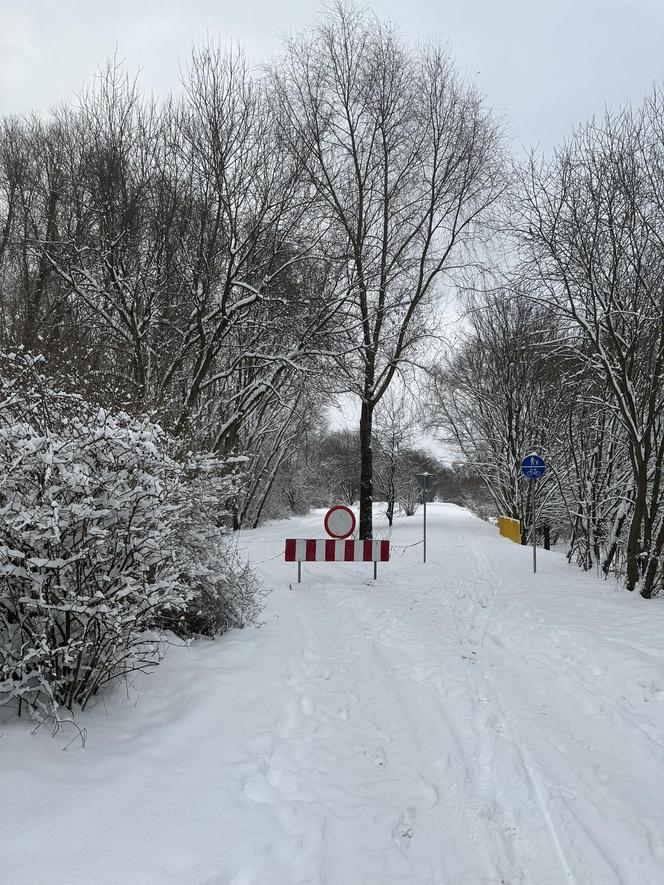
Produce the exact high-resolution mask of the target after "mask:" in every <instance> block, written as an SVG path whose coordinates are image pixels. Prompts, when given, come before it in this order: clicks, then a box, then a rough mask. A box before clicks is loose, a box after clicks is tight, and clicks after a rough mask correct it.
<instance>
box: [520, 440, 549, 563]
mask: <svg viewBox="0 0 664 885" xmlns="http://www.w3.org/2000/svg"><path fill="white" fill-rule="evenodd" d="M545 471H546V464H545V463H544V458H540V456H539V455H534V454H533V455H526V457H525V458H524V459H523V461H522V462H521V473H523V475H524V476H525V477H526V479H529V480H530V481H531V482H532V483H533V485H532V486H531V489H530V492H531V496H532V499H533V525H532V532H533V574H536V573H537V533H536V531H535V528H536V525H537V521H536V520H537V509H536V503H535V499H536V495H537V480H538V479H541V478H542V477H543V476H544V472H545Z"/></svg>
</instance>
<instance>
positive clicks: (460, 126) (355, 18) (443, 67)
mask: <svg viewBox="0 0 664 885" xmlns="http://www.w3.org/2000/svg"><path fill="white" fill-rule="evenodd" d="M272 82H273V87H274V96H275V102H277V103H278V107H279V111H280V115H281V126H282V134H283V138H284V139H285V140H287V142H288V144H289V147H290V150H291V153H292V155H293V156H294V157H295V158H296V161H297V163H298V164H299V165H301V166H302V168H303V169H304V170H305V171H306V175H307V177H308V181H309V184H310V187H311V188H312V189H313V191H314V192H315V194H316V197H317V206H316V213H317V226H318V228H319V229H320V230H321V232H322V235H323V238H324V243H325V255H326V257H327V258H328V259H331V260H334V261H336V262H338V263H339V265H340V266H341V267H342V268H343V270H344V278H343V288H342V291H341V296H342V300H343V304H344V305H345V310H346V314H347V317H348V322H349V324H350V327H351V328H350V332H349V343H352V345H353V346H354V350H353V353H352V356H346V357H345V358H343V359H342V358H339V360H338V366H339V368H340V369H341V372H342V375H343V378H344V379H345V381H344V386H345V388H346V389H347V390H349V391H351V392H352V393H353V394H354V395H356V396H357V397H358V398H359V400H360V406H361V414H360V535H361V537H364V538H368V537H371V534H372V495H373V453H372V446H371V441H372V424H373V414H374V409H375V408H376V406H377V404H378V403H379V402H380V400H381V398H382V397H383V395H384V394H385V391H386V390H387V389H388V387H389V385H390V383H391V382H392V379H393V378H394V375H395V372H396V371H397V369H398V367H399V365H400V363H402V361H403V360H405V359H406V358H408V357H412V356H413V354H414V352H415V349H416V347H417V346H418V345H419V344H420V343H421V342H422V340H423V338H424V336H425V334H426V314H427V306H428V304H429V302H430V301H431V300H432V299H434V298H435V297H436V295H437V294H438V292H439V287H438V286H437V284H438V283H439V282H442V281H444V280H445V279H448V278H449V275H450V274H451V273H452V272H453V270H454V265H455V263H458V262H459V261H463V258H464V255H466V256H467V252H466V251H465V250H466V249H467V247H468V246H469V244H470V243H471V242H472V240H473V237H474V236H475V235H476V234H477V230H478V222H479V220H480V218H481V217H482V215H483V214H484V212H485V211H486V209H487V208H488V207H489V206H490V205H491V204H492V203H493V202H494V200H496V198H497V196H498V194H499V193H500V191H501V187H502V179H501V171H500V156H499V137H498V132H497V129H496V126H495V125H494V123H493V122H492V121H491V118H490V116H489V114H488V112H487V111H486V110H485V108H484V107H483V103H482V101H481V99H480V97H479V96H478V94H477V93H476V92H475V91H474V90H473V89H472V88H471V87H469V86H468V85H466V84H464V83H463V82H462V79H461V78H460V76H459V75H458V74H457V73H456V71H455V69H454V66H453V64H452V62H451V60H450V59H449V58H448V56H447V55H446V53H445V52H444V51H443V50H441V49H439V48H436V47H430V48H426V49H422V50H418V51H410V50H407V49H406V48H404V46H403V45H401V43H400V42H399V40H398V39H397V37H396V36H395V33H394V31H393V30H392V29H391V28H390V27H388V26H385V25H382V24H380V23H379V22H377V21H376V20H374V19H373V18H372V17H371V16H370V15H369V14H367V13H365V12H361V11H356V10H353V9H351V8H349V7H346V6H342V5H338V6H335V7H334V9H333V10H332V11H331V12H330V13H328V14H327V15H326V16H324V17H323V19H322V21H321V23H320V24H319V26H318V27H317V28H316V29H315V31H314V32H313V34H311V35H307V36H306V37H304V38H301V39H292V40H290V41H289V42H288V44H287V48H286V53H285V57H284V59H283V60H282V61H281V62H280V64H279V66H278V67H277V68H275V69H274V70H273V74H272Z"/></svg>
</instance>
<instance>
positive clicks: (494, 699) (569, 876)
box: [453, 530, 579, 885]
mask: <svg viewBox="0 0 664 885" xmlns="http://www.w3.org/2000/svg"><path fill="white" fill-rule="evenodd" d="M457 537H458V541H459V546H462V547H464V548H465V550H466V551H467V552H468V553H469V554H470V555H471V556H472V559H473V563H474V566H473V574H472V576H470V577H471V580H470V581H467V582H466V585H465V586H466V592H465V594H464V591H463V590H460V592H457V593H456V598H457V600H461V599H465V600H467V601H468V602H469V603H470V607H471V612H470V617H471V618H472V619H473V620H474V621H477V620H480V618H478V614H479V611H478V609H483V610H484V611H485V614H484V616H483V617H482V618H481V621H482V625H481V628H480V629H479V641H478V646H479V655H478V656H477V658H476V660H477V661H478V663H479V664H480V668H481V678H482V683H483V685H482V688H481V690H480V689H479V687H478V685H477V678H476V676H474V675H471V674H470V669H471V668H470V667H469V666H467V667H466V672H467V676H468V682H469V685H470V687H471V690H472V691H473V693H474V695H475V697H476V698H477V700H478V705H479V704H481V703H482V701H484V703H487V704H488V705H489V707H490V708H492V710H493V714H494V715H495V717H496V720H494V721H493V722H491V721H487V720H486V719H485V722H486V724H487V725H488V726H489V731H493V732H495V731H496V730H497V726H498V725H499V726H500V733H501V736H503V737H504V738H505V739H506V740H508V741H509V742H510V744H511V745H512V748H513V749H514V751H516V756H517V758H518V760H519V763H520V766H521V768H522V770H523V772H524V773H525V775H526V779H527V783H528V785H529V789H530V793H531V795H532V796H533V798H534V799H535V802H536V806H537V808H538V811H539V814H540V816H541V818H542V821H543V822H544V825H545V828H546V831H547V832H548V834H549V838H550V841H551V844H552V846H553V849H554V852H555V855H556V857H557V860H558V863H559V865H560V869H561V871H562V873H563V875H564V876H565V880H566V881H567V882H568V883H570V885H579V882H578V879H577V878H576V876H575V875H574V873H573V871H572V868H571V865H570V862H569V859H568V857H567V855H566V852H565V850H564V849H563V846H562V842H561V840H560V836H559V834H558V832H557V829H556V827H555V825H554V823H553V819H552V817H551V814H550V813H549V810H548V808H547V804H546V801H545V797H544V793H543V789H542V784H541V783H540V780H539V778H538V777H537V775H536V774H535V770H534V767H533V764H532V762H531V760H530V758H529V755H528V754H527V752H526V750H525V748H524V746H523V743H522V741H521V740H519V738H518V737H517V736H516V733H515V729H514V725H513V724H512V721H511V716H509V715H508V714H507V712H506V709H505V707H504V704H503V702H502V699H501V696H500V693H499V691H498V688H497V686H496V684H495V680H494V679H493V677H492V675H491V673H490V670H489V668H488V667H486V666H483V665H482V661H483V659H484V657H485V638H486V634H487V629H488V626H489V622H490V620H491V616H492V613H493V608H494V606H495V604H496V599H497V597H498V593H499V590H500V587H501V586H502V584H503V579H502V577H501V576H500V575H499V574H498V573H497V571H496V570H495V567H494V566H493V565H492V564H491V563H490V562H489V559H488V557H487V556H486V554H485V553H483V552H482V551H481V550H479V549H477V548H475V547H474V546H470V545H468V544H467V543H464V539H463V535H462V532H461V531H460V530H457ZM492 573H493V574H492ZM490 574H492V579H493V580H494V581H495V586H494V587H493V592H492V593H491V594H490V596H489V597H488V598H487V597H483V598H482V599H477V598H474V597H473V595H472V591H471V590H470V588H471V587H472V588H477V589H478V590H481V589H482V588H483V586H484V585H485V583H486V577H485V576H486V575H490ZM459 589H460V588H459ZM453 620H454V626H455V630H456V633H457V638H458V641H459V645H460V646H461V647H462V648H463V642H462V639H461V632H460V630H459V619H458V613H457V610H456V607H455V608H454V609H453ZM471 629H477V627H476V626H475V625H474V624H473V625H471ZM466 660H468V659H467V658H466ZM474 669H475V670H476V669H477V668H474ZM483 743H484V742H483V741H482V739H481V740H480V744H481V745H482V744H483ZM492 749H493V752H494V754H496V755H498V754H499V750H498V749H497V747H496V743H495V742H494V745H493V747H492ZM489 752H490V751H489V750H488V749H487V747H486V746H484V747H482V748H481V749H480V756H484V758H485V759H486V756H487V755H488V754H489Z"/></svg>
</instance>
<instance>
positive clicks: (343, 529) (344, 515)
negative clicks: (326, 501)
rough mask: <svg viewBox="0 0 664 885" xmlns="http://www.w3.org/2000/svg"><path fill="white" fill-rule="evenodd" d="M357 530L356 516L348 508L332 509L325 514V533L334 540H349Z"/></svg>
mask: <svg viewBox="0 0 664 885" xmlns="http://www.w3.org/2000/svg"><path fill="white" fill-rule="evenodd" d="M354 530H355V514H354V513H353V511H352V510H350V509H349V508H348V507H332V509H331V510H328V511H327V513H326V514H325V531H326V532H327V533H328V535H331V536H332V537H333V538H347V537H348V536H349V535H352V534H353V532H354Z"/></svg>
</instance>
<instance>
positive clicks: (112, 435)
mask: <svg viewBox="0 0 664 885" xmlns="http://www.w3.org/2000/svg"><path fill="white" fill-rule="evenodd" d="M38 368H39V363H38V361H36V360H34V359H32V358H29V357H25V356H12V357H9V358H7V357H3V358H2V359H0V375H1V377H0V703H3V704H7V703H15V704H16V705H17V706H18V709H19V712H21V710H22V709H25V708H27V709H28V710H29V711H30V712H31V713H32V714H33V715H36V716H37V717H40V718H43V717H44V716H48V715H50V714H52V713H54V712H56V711H57V709H58V708H59V707H67V708H72V707H74V706H76V705H80V706H81V707H85V705H86V704H87V703H88V702H89V700H90V698H91V697H93V696H94V695H95V693H96V692H97V691H98V690H99V688H100V687H101V686H103V685H104V684H105V683H107V682H109V681H110V680H113V679H116V678H118V677H122V676H126V675H127V674H129V673H131V672H134V671H137V670H141V669H144V668H146V667H149V666H151V665H153V664H154V663H156V661H157V660H158V648H159V633H158V631H159V630H160V629H163V628H171V629H173V630H175V631H176V632H178V633H179V634H180V635H187V634H192V633H199V632H203V633H207V634H213V633H216V632H220V631H223V630H226V629H228V628H229V627H232V626H236V625H243V624H244V623H246V622H247V621H248V620H250V619H251V617H252V616H253V615H254V613H255V611H256V606H257V601H256V600H257V592H256V591H257V588H256V582H255V579H254V578H253V575H252V573H251V572H250V571H249V570H248V569H247V567H246V566H245V565H243V564H242V563H240V562H239V560H238V558H237V557H236V556H235V555H234V554H233V552H232V550H231V549H230V548H229V546H228V542H227V540H226V538H225V536H224V530H223V529H222V528H221V527H220V523H221V521H222V520H221V514H220V506H219V500H220V498H221V499H223V495H224V490H225V491H226V493H227V492H228V491H229V488H228V486H229V482H230V481H229V480H228V479H227V478H224V468H223V465H220V464H219V463H218V462H215V461H214V460H213V459H205V460H201V459H200V458H199V459H190V460H189V463H187V464H185V465H183V464H181V463H179V462H178V461H176V460H175V459H174V458H172V457H171V456H170V455H169V454H168V451H169V448H170V441H169V439H168V438H167V436H166V435H165V434H164V433H163V431H162V430H161V429H160V428H159V427H158V426H157V425H155V424H153V423H151V422H149V421H148V420H147V419H135V418H131V417H129V416H128V415H125V414H109V413H108V412H107V411H104V410H103V409H99V408H96V407H92V406H90V405H89V404H87V403H85V402H83V401H82V400H81V399H80V398H78V397H75V396H71V395H66V394H62V393H59V392H55V391H53V390H51V389H50V388H49V387H48V385H47V384H46V382H45V380H44V378H43V377H42V376H41V375H40V374H39V372H38Z"/></svg>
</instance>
